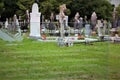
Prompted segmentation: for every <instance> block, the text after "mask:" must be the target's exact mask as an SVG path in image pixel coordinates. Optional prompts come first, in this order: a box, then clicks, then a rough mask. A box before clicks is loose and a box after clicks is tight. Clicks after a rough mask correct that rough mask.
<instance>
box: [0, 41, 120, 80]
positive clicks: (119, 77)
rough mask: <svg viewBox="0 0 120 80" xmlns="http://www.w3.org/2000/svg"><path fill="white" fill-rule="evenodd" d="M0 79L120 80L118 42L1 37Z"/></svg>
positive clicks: (119, 48)
mask: <svg viewBox="0 0 120 80" xmlns="http://www.w3.org/2000/svg"><path fill="white" fill-rule="evenodd" d="M0 80H120V44H113V43H110V42H94V43H93V45H85V44H84V43H77V44H74V46H72V47H59V46H57V43H52V42H39V41H35V40H31V39H24V40H23V41H22V42H14V43H10V42H5V41H2V40H0Z"/></svg>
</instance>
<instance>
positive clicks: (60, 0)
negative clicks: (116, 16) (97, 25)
mask: <svg viewBox="0 0 120 80" xmlns="http://www.w3.org/2000/svg"><path fill="white" fill-rule="evenodd" d="M34 2H37V3H38V5H39V11H40V12H41V13H42V15H44V16H45V18H47V19H49V16H50V14H51V12H54V13H55V14H58V13H59V5H61V4H66V6H67V10H66V12H65V14H66V15H68V16H69V18H70V19H73V18H74V16H75V14H76V12H79V13H80V16H81V17H84V16H85V15H86V16H88V18H90V16H91V14H92V13H93V12H94V11H95V12H96V13H97V16H98V18H99V19H101V18H103V19H110V18H111V16H112V9H113V7H112V5H111V4H110V3H109V2H108V0H0V10H1V12H0V15H1V16H2V18H6V17H8V18H9V17H12V16H13V15H14V14H17V15H18V16H19V15H20V16H22V17H23V18H24V15H25V12H26V10H29V11H30V12H31V8H32V4H33V3H34Z"/></svg>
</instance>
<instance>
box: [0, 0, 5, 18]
mask: <svg viewBox="0 0 120 80" xmlns="http://www.w3.org/2000/svg"><path fill="white" fill-rule="evenodd" d="M3 10H4V3H3V1H2V0H0V16H1V14H2V12H3Z"/></svg>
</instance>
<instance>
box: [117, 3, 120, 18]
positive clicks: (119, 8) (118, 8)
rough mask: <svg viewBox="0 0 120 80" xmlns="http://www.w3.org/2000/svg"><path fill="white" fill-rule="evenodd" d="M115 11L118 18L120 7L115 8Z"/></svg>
mask: <svg viewBox="0 0 120 80" xmlns="http://www.w3.org/2000/svg"><path fill="white" fill-rule="evenodd" d="M116 11H117V15H118V17H120V5H119V6H118V7H117V8H116Z"/></svg>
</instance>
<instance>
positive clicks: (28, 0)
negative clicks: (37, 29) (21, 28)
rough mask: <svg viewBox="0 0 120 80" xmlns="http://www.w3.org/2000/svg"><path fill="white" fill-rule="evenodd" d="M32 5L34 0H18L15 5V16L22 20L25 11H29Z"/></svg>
mask: <svg viewBox="0 0 120 80" xmlns="http://www.w3.org/2000/svg"><path fill="white" fill-rule="evenodd" d="M33 3H34V0H18V1H17V3H16V4H17V7H18V8H17V10H16V14H17V15H19V16H22V17H23V18H24V17H25V13H26V10H29V11H31V8H32V4H33Z"/></svg>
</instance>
